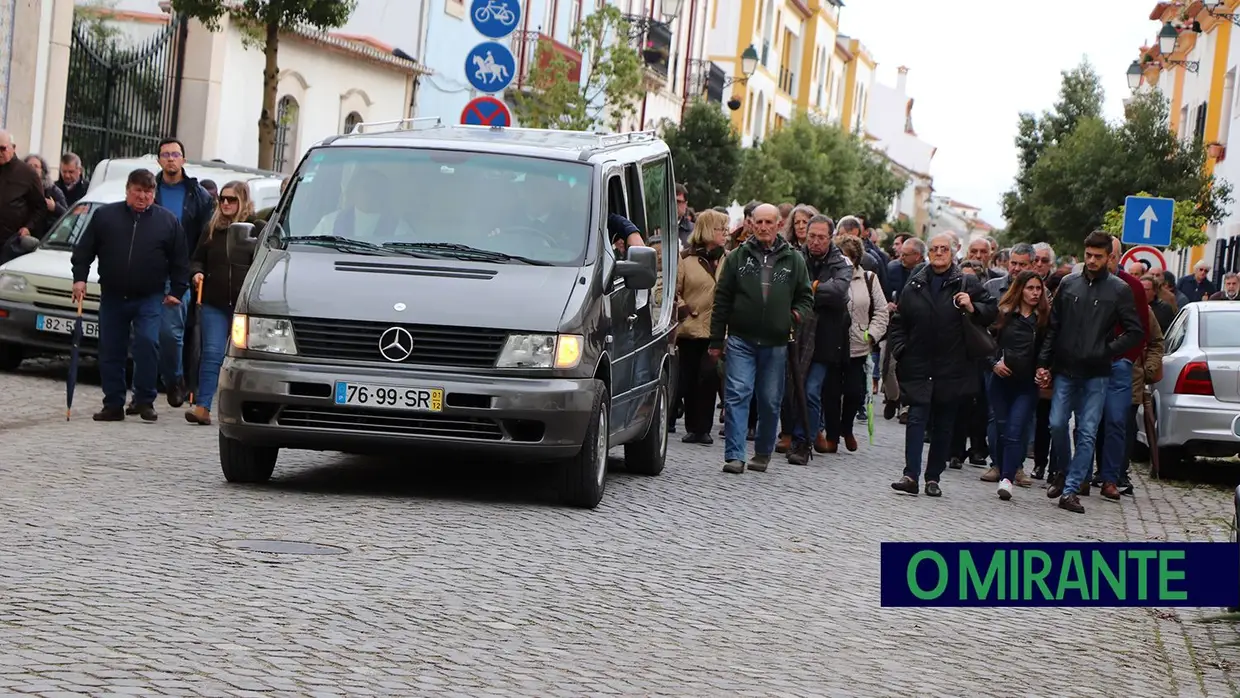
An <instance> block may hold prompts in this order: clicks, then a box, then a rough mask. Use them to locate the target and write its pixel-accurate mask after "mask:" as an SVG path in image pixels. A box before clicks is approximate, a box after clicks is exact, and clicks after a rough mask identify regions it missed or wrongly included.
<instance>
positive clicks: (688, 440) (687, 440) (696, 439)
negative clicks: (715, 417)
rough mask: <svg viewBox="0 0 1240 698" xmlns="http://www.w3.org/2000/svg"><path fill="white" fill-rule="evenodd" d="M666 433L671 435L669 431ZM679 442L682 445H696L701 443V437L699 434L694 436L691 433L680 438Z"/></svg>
mask: <svg viewBox="0 0 1240 698" xmlns="http://www.w3.org/2000/svg"><path fill="white" fill-rule="evenodd" d="M668 433H669V434H670V433H672V432H670V431H669V432H668ZM680 442H681V443H684V444H696V443H701V442H702V437H701V435H700V434H694V433H693V432H689V433H687V434H685V435H684V436H682V437H680Z"/></svg>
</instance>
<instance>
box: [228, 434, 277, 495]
mask: <svg viewBox="0 0 1240 698" xmlns="http://www.w3.org/2000/svg"><path fill="white" fill-rule="evenodd" d="M279 455H280V449H278V448H273V447H271V446H250V445H249V444H244V443H241V442H240V441H238V440H236V439H230V438H228V437H227V436H224V433H223V432H220V469H221V470H223V471H224V479H225V480H227V481H229V482H239V483H258V482H266V481H268V480H270V479H271V473H272V472H274V471H275V469H276V458H277V457H278V456H279Z"/></svg>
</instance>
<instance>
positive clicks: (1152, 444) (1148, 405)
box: [1141, 390, 1162, 478]
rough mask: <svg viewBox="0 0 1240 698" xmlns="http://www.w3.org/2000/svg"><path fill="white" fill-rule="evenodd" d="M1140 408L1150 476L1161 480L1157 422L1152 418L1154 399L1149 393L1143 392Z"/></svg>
mask: <svg viewBox="0 0 1240 698" xmlns="http://www.w3.org/2000/svg"><path fill="white" fill-rule="evenodd" d="M1141 406H1142V408H1143V409H1142V410H1141V411H1142V412H1143V413H1144V415H1143V416H1144V421H1145V443H1146V445H1147V446H1149V448H1150V475H1153V476H1154V477H1156V478H1161V477H1162V475H1161V474H1160V473H1159V463H1158V460H1159V458H1158V420H1157V419H1156V418H1155V416H1154V398H1153V395H1152V394H1151V393H1150V391H1148V390H1145V391H1143V395H1142V398H1141Z"/></svg>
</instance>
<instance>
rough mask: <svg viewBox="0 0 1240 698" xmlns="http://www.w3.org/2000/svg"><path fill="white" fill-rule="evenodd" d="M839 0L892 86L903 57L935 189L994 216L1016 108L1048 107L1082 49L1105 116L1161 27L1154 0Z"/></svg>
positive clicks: (1118, 110) (1011, 172)
mask: <svg viewBox="0 0 1240 698" xmlns="http://www.w3.org/2000/svg"><path fill="white" fill-rule="evenodd" d="M844 2H845V6H844V8H843V9H842V10H841V12H840V33H842V34H847V35H849V36H851V37H853V38H855V39H860V40H861V43H862V44H864V45H865V46H866V48H867V49H869V51H870V53H871V55H873V56H874V59H875V60H876V61H877V62H878V78H877V80H878V81H879V82H881V83H883V84H886V85H891V86H894V85H895V84H896V68H897V67H899V66H901V65H904V66H907V67H908V68H909V75H908V92H909V96H910V97H912V98H913V99H914V100H915V101H914V103H913V126H914V128H915V129H916V130H917V135H918V136H920V137H921V138H922V139H923V140H925V141H927V142H929V143H930V144H931V145H935V146H937V147H938V151H937V152H936V153H935V156H934V160H933V162H932V164H931V168H930V174H931V175H933V176H934V188H935V193H936V194H938V195H946V196H950V197H952V198H953V199H957V200H959V201H962V202H964V203H967V204H971V205H973V206H977V207H979V208H981V209H982V213H981V216H982V218H984V219H985V220H986V221H988V222H990V223H991V224H993V225H995V226H999V227H1002V226H1003V224H1004V222H1003V216H1002V210H1003V209H1002V201H1001V199H1002V196H1003V193H1004V192H1005V191H1007V190H1008V189H1010V188H1011V186H1012V178H1013V177H1014V176H1015V175H1016V146H1015V143H1014V138H1015V136H1016V130H1017V129H1016V124H1017V116H1018V114H1019V113H1020V112H1022V111H1032V112H1035V113H1041V112H1042V111H1043V110H1045V109H1049V108H1051V106H1052V105H1053V104H1054V103H1055V101H1056V99H1057V97H1058V93H1059V85H1060V81H1061V75H1060V73H1061V71H1063V70H1069V69H1071V68H1073V67H1075V66H1076V65H1078V64H1079V63H1080V62H1081V59H1082V57H1087V58H1088V59H1089V61H1090V63H1092V64H1093V66H1094V69H1095V70H1097V71H1098V74H1099V76H1100V77H1101V78H1102V85H1103V88H1104V89H1105V91H1106V103H1105V112H1106V116H1107V117H1108V118H1110V119H1119V118H1121V116H1122V114H1123V99H1124V98H1125V97H1127V96H1128V95H1129V94H1130V93H1129V90H1128V79H1127V77H1126V75H1125V71H1126V70H1127V69H1128V66H1129V64H1131V63H1132V61H1133V59H1134V58H1136V56H1137V50H1138V49H1139V48H1140V47H1141V45H1142V44H1144V43H1150V44H1152V43H1154V38H1155V36H1156V35H1157V33H1158V29H1159V25H1158V23H1157V22H1154V21H1151V20H1150V19H1149V15H1150V11H1151V10H1153V9H1154V5H1155V0H1147V1H1145V2H1134V1H1133V0H1037V1H1035V2H1027V3H1023V4H1017V5H1009V4H1007V3H995V2H994V1H993V0H941V1H939V2H929V1H927V0H844ZM1085 5H1087V6H1088V10H1087V11H1086V12H1084V13H1083V14H1082V10H1083V9H1084V7H1083V6H1085ZM1005 7H1007V8H1009V9H1006V10H1004V9H1002V8H1005ZM996 8H1000V9H996Z"/></svg>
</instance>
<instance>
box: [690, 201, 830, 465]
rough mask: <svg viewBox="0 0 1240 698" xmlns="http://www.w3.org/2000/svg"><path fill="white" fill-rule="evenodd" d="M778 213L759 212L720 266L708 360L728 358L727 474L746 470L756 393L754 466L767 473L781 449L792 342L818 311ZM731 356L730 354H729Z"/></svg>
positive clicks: (767, 206)
mask: <svg viewBox="0 0 1240 698" xmlns="http://www.w3.org/2000/svg"><path fill="white" fill-rule="evenodd" d="M778 225H779V209H778V208H776V207H775V206H772V205H770V204H762V205H760V206H758V207H757V208H755V209H754V212H753V235H752V236H751V237H750V239H748V240H746V241H745V242H744V243H742V244H741V246H740V247H739V248H737V249H736V251H734V252H733V253H732V254H730V255H728V256H727V258H725V260H724V262H723V266H722V267H720V269H719V279H718V283H717V285H716V286H715V304H714V308H713V310H712V312H711V318H710V350H709V351H710V356H711V357H713V358H714V359H716V360H718V359H719V358H721V357H722V358H724V360H725V375H724V404H725V405H726V407H727V412H726V417H725V422H724V431H725V447H724V459H725V463H724V466H723V471H724V472H726V473H736V474H739V473H743V472H744V471H745V465H746V464H745V450H746V448H745V446H746V440H745V436H746V432H747V431H748V426H749V401H750V398H751V397H753V395H754V394H755V392H756V394H757V407H758V431H757V435H756V438H755V439H754V457H753V459H752V460H751V461H750V462H749V469H750V470H754V471H756V472H764V471H766V469H767V466H769V465H770V462H771V454H772V453H774V451H775V439H776V437H777V436H778V434H777V433H776V432H778V430H779V408H780V403H781V402H782V400H783V393H784V384H785V382H786V379H785V370H786V365H787V356H788V341H789V339H790V338H791V337H792V332H793V329H794V328H795V326H796V325H798V324H800V322H801V319H802V318H804V317H807V316H808V315H809V313H810V312H811V311H812V310H813V307H814V298H813V292H812V291H811V290H810V280H809V272H808V271H807V269H806V267H805V258H804V257H802V256H801V253H799V252H798V251H797V250H796V249H795V248H793V247H792V246H791V245H789V244H788V243H787V241H785V240H784V239H783V237H782V236H780V235H778V234H777V227H778ZM725 352H726V353H725Z"/></svg>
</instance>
